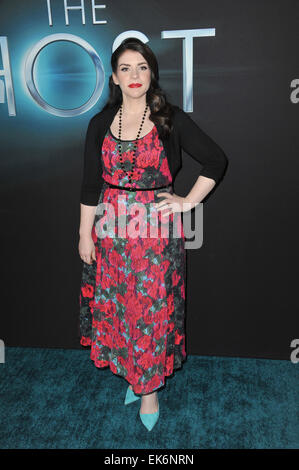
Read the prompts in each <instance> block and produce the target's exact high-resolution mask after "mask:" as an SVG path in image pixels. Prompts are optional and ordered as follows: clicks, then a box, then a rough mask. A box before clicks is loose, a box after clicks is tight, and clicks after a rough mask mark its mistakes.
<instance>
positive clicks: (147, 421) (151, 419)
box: [139, 409, 160, 431]
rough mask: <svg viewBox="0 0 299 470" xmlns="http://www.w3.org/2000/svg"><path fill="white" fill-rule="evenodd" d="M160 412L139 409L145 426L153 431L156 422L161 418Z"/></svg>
mask: <svg viewBox="0 0 299 470" xmlns="http://www.w3.org/2000/svg"><path fill="white" fill-rule="evenodd" d="M159 414H160V410H159V409H158V411H156V412H155V413H140V410H139V416H140V419H141V421H142V423H143V424H144V426H145V427H146V428H147V429H148V431H151V430H152V429H153V427H154V426H155V424H156V422H157V421H158V419H159Z"/></svg>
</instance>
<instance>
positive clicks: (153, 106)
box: [102, 37, 173, 136]
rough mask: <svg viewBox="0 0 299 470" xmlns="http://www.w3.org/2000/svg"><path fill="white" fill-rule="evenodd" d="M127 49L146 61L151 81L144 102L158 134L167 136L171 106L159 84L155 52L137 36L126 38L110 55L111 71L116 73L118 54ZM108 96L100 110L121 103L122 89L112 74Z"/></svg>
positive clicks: (169, 127) (169, 128)
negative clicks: (157, 125)
mask: <svg viewBox="0 0 299 470" xmlns="http://www.w3.org/2000/svg"><path fill="white" fill-rule="evenodd" d="M127 49H131V50H133V51H137V52H140V54H142V56H143V57H144V58H145V60H146V61H147V63H148V65H149V68H150V70H151V83H150V87H149V89H148V90H147V92H146V102H147V103H148V105H149V108H150V116H149V119H150V120H151V121H152V122H153V123H154V124H159V125H160V128H161V131H160V135H164V136H168V135H169V133H170V132H171V130H172V128H173V126H172V115H173V107H172V105H171V103H170V102H169V101H168V99H167V97H166V93H165V92H164V91H163V90H162V89H161V87H160V85H159V68H158V62H157V59H156V56H155V54H154V53H153V51H152V50H151V48H150V47H149V46H147V45H146V44H145V43H144V42H142V41H141V40H140V39H138V38H134V37H132V38H126V39H124V40H123V41H122V42H121V44H120V45H119V46H118V48H117V49H115V51H114V52H113V54H112V56H111V68H112V71H113V72H114V73H115V74H116V73H117V65H118V59H119V57H120V55H121V54H122V53H123V52H125V51H126V50H127ZM109 89H110V92H109V98H108V101H107V103H106V104H105V106H104V107H103V109H102V111H104V110H105V109H107V108H111V107H113V106H115V105H117V104H119V105H120V104H121V103H122V101H123V99H122V91H121V89H120V87H119V85H116V84H115V83H114V81H113V78H112V74H111V75H110V77H109Z"/></svg>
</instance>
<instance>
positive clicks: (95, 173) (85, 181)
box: [80, 115, 103, 206]
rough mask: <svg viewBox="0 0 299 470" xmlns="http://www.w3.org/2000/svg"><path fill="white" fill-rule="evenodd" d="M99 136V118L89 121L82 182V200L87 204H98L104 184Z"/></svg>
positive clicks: (94, 117)
mask: <svg viewBox="0 0 299 470" xmlns="http://www.w3.org/2000/svg"><path fill="white" fill-rule="evenodd" d="M100 151H101V149H100V146H99V138H98V118H97V115H95V116H93V117H92V118H91V120H90V121H89V124H88V127H87V131H86V136H85V146H84V166H83V177H82V183H81V194H80V202H81V203H82V204H85V205H87V206H97V204H98V200H99V197H100V192H101V188H102V184H103V178H102V164H101V154H100Z"/></svg>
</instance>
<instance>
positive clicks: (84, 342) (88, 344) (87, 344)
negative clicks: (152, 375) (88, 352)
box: [80, 336, 187, 395]
mask: <svg viewBox="0 0 299 470" xmlns="http://www.w3.org/2000/svg"><path fill="white" fill-rule="evenodd" d="M80 344H81V346H85V347H91V344H92V342H91V339H90V338H88V337H85V336H82V337H81V339H80ZM182 356H183V357H182V359H181V364H180V365H178V366H176V367H173V370H172V371H171V372H170V373H169V374H167V373H165V374H164V376H163V377H164V379H165V378H166V377H171V376H172V375H174V371H175V370H177V369H181V368H182V366H183V362H185V361H186V360H187V354H183V355H182ZM90 359H91V360H92V361H93V363H94V365H95V366H96V367H97V368H98V369H104V368H106V367H109V368H110V370H111V372H112V373H113V374H115V375H118V376H119V377H122V378H124V379H126V381H127V382H128V383H129V385H132V388H133V392H134V393H135V395H147V394H149V393H152V392H154V391H155V390H158V389H159V388H161V387H164V385H165V380H163V383H162V384H161V385H159V386H158V387H155V388H154V389H153V390H152V391H150V392H147V393H138V392H135V391H134V384H132V383H131V382H129V380H128V379H127V378H126V376H125V375H124V374H119V373H117V372H115V370H112V368H111V364H113V365H114V367H115V364H114V363H113V362H111V361H97V360H96V359H93V358H92V357H90ZM99 362H103V363H106V362H108V364H101V365H100V364H99Z"/></svg>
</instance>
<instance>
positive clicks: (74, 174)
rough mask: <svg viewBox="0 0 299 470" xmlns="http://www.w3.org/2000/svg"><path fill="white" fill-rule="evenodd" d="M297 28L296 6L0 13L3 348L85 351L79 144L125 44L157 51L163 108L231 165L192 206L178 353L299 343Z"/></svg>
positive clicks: (187, 167)
mask: <svg viewBox="0 0 299 470" xmlns="http://www.w3.org/2000/svg"><path fill="white" fill-rule="evenodd" d="M298 22H299V3H298V1H291V0H286V1H284V2H282V1H277V0H271V1H270V0H185V1H183V2H181V1H178V0H162V1H155V0H151V1H140V0H139V1H133V0H126V1H122V0H111V1H107V2H105V3H100V1H95V0H85V1H83V0H68V1H67V0H65V1H63V0H26V1H21V0H1V2H0V24H1V29H0V47H1V49H0V103H1V109H0V112H1V234H2V250H1V252H2V256H1V265H2V296H1V300H2V305H1V325H0V338H1V339H2V340H3V341H4V343H5V345H6V346H21V347H22V346H23V347H46V348H78V349H81V348H82V346H80V345H79V341H78V337H77V323H78V312H79V305H78V293H79V285H80V277H81V269H82V261H81V259H80V257H79V253H78V242H79V233H78V231H79V220H80V185H81V178H82V170H83V149H84V139H85V134H86V130H87V125H88V122H89V120H90V118H91V117H92V116H93V115H94V114H96V113H97V112H98V111H100V110H101V108H102V106H103V105H104V104H105V102H106V100H107V97H108V79H109V76H110V74H111V68H110V57H111V54H112V52H113V51H114V50H115V48H116V47H117V46H118V45H119V43H120V42H121V41H122V40H123V39H124V38H125V37H129V36H136V37H138V38H140V39H142V40H143V41H144V42H147V43H148V44H149V45H150V47H151V48H152V49H153V51H154V53H155V54H156V56H157V58H158V62H159V67H160V85H161V87H162V88H163V89H164V90H165V91H166V93H167V95H168V98H169V100H170V101H171V102H173V103H174V104H177V105H178V106H180V107H182V108H183V109H184V111H186V112H188V113H189V114H190V116H191V117H192V119H194V120H195V121H196V122H197V124H198V125H199V126H200V127H201V128H202V129H203V130H204V131H205V132H206V133H208V134H209V135H210V136H211V137H212V138H213V139H214V140H215V141H216V142H217V143H218V144H219V145H220V146H221V147H222V149H223V150H224V152H225V154H226V155H227V157H228V160H229V166H228V170H227V173H226V175H225V177H224V179H223V181H222V182H221V183H220V184H219V185H218V186H216V187H215V189H214V190H213V191H212V192H211V193H210V194H209V195H208V196H207V198H206V199H205V201H204V203H203V205H202V206H203V207H202V218H203V220H202V229H203V230H202V242H201V244H200V246H199V247H198V248H196V249H191V248H190V249H187V295H186V332H187V337H186V347H187V353H188V354H198V355H215V356H216V355H218V356H219V355H220V356H221V355H222V356H240V357H260V358H273V359H289V358H290V354H291V352H292V349H293V348H292V346H291V343H292V341H293V340H295V339H296V338H298V337H299V333H298V301H297V298H298V285H297V264H298V250H297V245H298V230H297V228H298V224H297V214H298V198H297V187H298V170H299V158H298V157H299V156H298V147H299V146H298V123H299V121H298V113H299V107H298V106H299V105H298V100H299V93H298V90H299V66H298V50H297V49H298V30H299V28H298V26H299V25H298ZM200 170H201V167H200V165H199V164H198V163H197V162H196V161H195V160H194V159H193V158H191V157H190V156H189V155H188V154H186V153H185V152H183V168H182V170H181V171H180V173H179V174H178V176H177V178H176V181H175V185H174V189H175V193H176V194H178V195H181V196H185V195H186V194H187V193H188V192H189V191H190V189H191V187H192V186H193V184H194V183H195V181H196V179H197V177H198V176H199V174H200ZM192 214H193V215H192V217H193V222H194V221H195V219H194V218H195V212H193V213H192ZM294 345H295V343H294V341H293V347H294ZM297 345H298V344H297Z"/></svg>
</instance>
